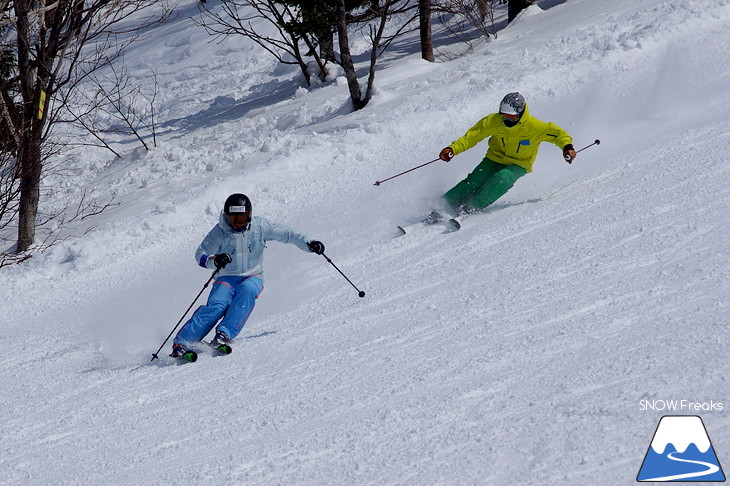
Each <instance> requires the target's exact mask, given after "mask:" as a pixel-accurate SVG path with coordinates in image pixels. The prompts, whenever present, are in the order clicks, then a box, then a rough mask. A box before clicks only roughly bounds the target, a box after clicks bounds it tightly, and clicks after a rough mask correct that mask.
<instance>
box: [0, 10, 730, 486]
mask: <svg viewBox="0 0 730 486" xmlns="http://www.w3.org/2000/svg"><path fill="white" fill-rule="evenodd" d="M178 3H179V5H180V6H181V8H182V9H183V10H182V15H181V16H179V17H178V18H177V19H176V21H175V22H173V23H171V24H169V25H167V26H164V27H162V28H161V29H160V31H159V36H160V37H156V36H154V35H153V36H151V37H150V38H148V39H146V40H145V41H144V43H143V44H142V45H141V46H140V47H138V48H137V49H138V51H137V52H139V53H143V55H140V56H138V57H137V61H136V63H134V64H133V65H132V68H133V71H132V72H134V73H135V75H136V76H138V77H139V78H140V79H144V78H145V76H148V73H149V67H150V66H157V68H158V76H159V78H160V87H161V93H160V96H161V101H162V109H161V112H160V114H159V115H160V119H161V120H163V121H162V122H161V125H162V128H163V131H162V133H161V136H160V141H159V144H158V147H157V148H155V149H154V150H152V151H151V152H150V153H148V154H143V153H140V151H139V150H134V151H130V152H128V153H127V154H126V155H125V157H124V158H122V159H121V160H114V159H111V158H110V157H109V155H108V154H106V153H104V152H103V151H99V150H93V149H90V148H87V149H86V150H85V151H84V152H81V153H79V154H77V155H75V156H74V157H72V158H70V160H69V161H68V163H69V164H71V165H73V164H76V165H77V166H78V171H77V175H76V177H75V179H74V180H73V181H69V180H63V179H57V178H51V179H49V180H48V181H47V183H48V184H50V185H54V187H57V188H58V189H59V192H58V194H59V196H58V198H56V199H53V200H51V201H48V202H47V203H46V204H48V205H49V206H55V207H59V206H60V205H61V204H62V203H63V200H64V198H66V197H68V198H72V199H73V197H74V196H78V194H79V191H80V189H79V188H78V187H77V186H76V184H81V185H82V187H83V186H85V187H87V188H91V190H92V192H93V193H94V195H96V196H102V197H103V196H104V195H105V194H110V193H115V194H116V195H117V198H118V202H121V203H122V204H121V205H119V206H115V207H112V208H110V209H108V210H107V211H105V212H104V213H103V214H102V216H101V217H100V218H99V219H97V221H96V224H98V227H97V228H96V229H93V230H92V231H91V232H89V233H88V234H87V235H85V236H83V237H81V238H76V239H70V240H67V241H64V242H62V243H60V244H58V245H56V246H55V247H54V248H52V249H51V250H49V251H48V252H46V253H45V254H43V255H36V256H34V257H33V258H32V259H31V260H30V261H28V262H26V264H24V265H23V266H18V267H12V268H10V267H9V268H3V269H2V270H0V272H1V273H0V278H2V283H3V285H2V286H0V288H1V289H2V290H1V292H2V299H1V301H2V307H1V308H0V315H2V316H3V326H2V327H1V329H0V333H1V334H0V335H1V336H2V337H3V338H4V339H3V342H4V343H5V345H4V352H3V355H2V357H0V376H2V396H1V397H0V423H2V424H3V425H2V428H0V477H2V478H3V480H2V482H3V483H4V484H11V485H26V484H28V485H30V484H45V483H49V482H51V481H53V483H56V484H69V485H89V484H118V485H143V484H145V485H146V484H150V485H152V484H173V483H182V482H185V483H187V484H201V485H206V484H211V485H212V484H215V485H221V484H231V485H233V484H247V485H259V484H260V485H272V484H282V485H284V484H286V485H292V484H297V485H325V484H331V485H339V484H357V485H383V484H389V485H391V484H392V485H396V484H397V485H424V484H429V485H442V484H443V485H457V484H458V485H462V484H469V485H485V484H488V485H503V484H531V485H537V484H546V485H547V484H550V485H555V484H596V485H615V484H630V483H633V482H634V478H635V475H636V471H638V469H639V467H640V465H641V458H642V457H643V453H644V451H645V450H646V446H647V444H648V441H649V440H650V439H651V437H650V435H649V434H650V431H651V430H652V429H653V427H654V424H656V421H657V420H658V418H659V414H658V413H651V412H640V411H639V407H638V402H639V400H640V399H642V398H647V397H652V398H674V397H681V398H689V399H694V400H705V399H706V400H710V399H714V400H716V401H717V400H719V401H725V402H727V397H726V396H725V395H724V393H726V390H727V378H726V377H727V375H728V371H730V370H729V369H728V364H727V363H728V362H727V359H726V358H725V356H726V355H727V343H728V340H727V326H728V317H727V315H728V314H729V312H728V309H727V295H730V285H729V284H728V274H729V272H728V269H729V267H730V266H729V265H728V255H730V234H729V232H728V224H727V207H728V201H730V194H729V193H730V189H728V188H729V187H730V185H729V184H728V181H730V169H729V168H728V165H727V163H726V159H727V154H728V153H730V137H728V133H730V129H729V124H728V122H727V119H726V116H725V114H726V112H727V109H728V107H730V89H728V86H729V84H728V82H727V81H728V75H729V74H730V72H729V71H728V68H727V66H730V62H728V61H730V59H729V57H730V54H728V50H727V48H726V47H727V45H728V42H727V40H728V32H730V30H729V29H728V23H729V21H730V5H729V2H728V1H727V0H702V1H696V2H688V1H680V2H667V1H660V0H652V1H645V2H635V1H629V0H620V1H616V2H610V4H611V5H610V6H608V2H602V1H600V0H568V1H567V2H566V3H565V4H562V5H558V6H556V7H554V8H552V9H550V10H547V11H541V10H539V9H537V8H536V7H533V8H531V9H529V10H528V11H527V12H525V14H524V15H523V16H522V17H521V18H520V19H519V20H518V21H517V22H515V23H514V24H513V25H511V26H509V27H507V28H506V29H505V30H503V31H502V32H500V35H499V37H498V39H496V40H492V41H490V42H489V43H487V44H486V45H483V46H481V47H478V48H477V49H476V50H475V51H474V52H473V53H471V54H469V55H468V56H465V57H461V58H458V59H456V60H453V61H449V62H443V63H437V64H428V63H425V62H423V61H421V60H420V59H418V56H417V54H412V55H404V54H403V53H402V52H401V53H400V54H398V55H396V54H392V55H391V57H390V58H387V57H386V59H384V63H387V67H386V68H383V69H382V70H381V71H379V72H378V74H377V78H376V84H377V92H376V95H375V97H374V99H373V101H372V102H371V104H370V105H369V106H368V107H367V109H365V110H363V111H361V112H358V113H348V109H347V87H346V86H344V85H341V84H339V83H337V82H333V83H331V84H329V85H326V86H320V87H317V88H314V89H310V90H305V89H303V88H298V85H297V80H296V76H295V74H294V71H293V70H291V69H289V68H284V67H281V66H276V65H275V64H274V63H273V61H272V60H271V59H268V58H266V57H264V56H262V55H261V54H260V51H259V50H257V49H255V48H254V47H252V46H248V45H246V44H245V43H243V44H242V41H240V40H233V39H229V40H226V41H225V42H223V43H222V44H215V43H209V42H208V40H209V39H208V38H207V37H206V35H205V33H204V32H201V30H200V29H199V28H196V27H195V26H194V25H192V23H191V22H190V21H189V20H188V19H187V17H189V16H190V15H194V12H195V11H196V10H195V8H194V3H195V2H192V1H180V2H178ZM158 39H162V41H160V40H158ZM395 52H398V51H397V50H395ZM399 56H400V57H399ZM130 57H132V56H130ZM512 90H519V91H521V92H523V93H524V94H525V95H526V97H527V99H528V102H529V103H530V107H531V110H532V113H533V114H534V115H535V116H537V117H538V118H541V119H545V120H553V121H555V122H556V123H558V124H560V125H561V126H563V127H564V128H566V129H567V130H568V131H569V132H570V133H571V134H572V135H573V136H574V139H575V145H576V147H581V146H583V145H587V144H588V143H591V142H592V141H593V140H594V139H595V138H600V139H601V141H602V143H601V145H600V146H598V147H592V148H590V149H588V150H586V151H585V152H583V153H581V154H580V156H579V157H578V158H577V160H576V161H575V163H574V164H573V165H572V166H567V165H566V164H565V163H563V162H562V161H561V160H560V159H561V158H560V151H559V150H558V149H556V148H555V147H553V146H551V145H549V144H545V145H544V146H543V148H542V150H541V153H540V156H539V158H538V160H537V163H536V166H535V172H534V173H533V174H530V175H528V176H526V177H525V178H523V179H521V180H520V181H519V182H518V184H517V185H516V186H515V188H514V189H513V190H512V191H511V192H510V193H509V194H508V195H507V196H505V198H504V199H503V200H501V201H499V202H497V203H496V204H495V206H494V208H493V209H491V210H490V211H488V212H487V213H485V214H482V215H478V216H474V217H472V218H469V219H467V220H466V221H465V222H464V224H463V227H462V229H461V230H460V231H459V232H456V233H451V234H444V235H442V234H440V231H438V230H437V231H431V229H430V228H428V229H426V231H420V232H415V233H414V234H412V235H407V236H405V237H402V238H393V236H395V234H394V230H395V226H396V225H397V224H402V223H403V222H404V221H406V220H408V219H409V218H411V219H412V218H414V217H416V216H417V215H418V214H421V213H423V214H424V215H425V214H426V213H427V212H428V211H429V210H430V209H431V208H432V206H433V205H435V204H437V199H438V196H439V195H440V194H441V193H442V192H443V191H445V190H446V189H448V188H449V187H451V185H452V184H453V183H455V182H457V181H458V180H460V179H461V178H463V177H464V176H465V175H466V174H467V173H468V172H469V171H470V170H471V169H472V168H473V166H474V165H476V163H477V162H478V161H479V160H480V159H481V157H482V156H483V154H484V151H485V150H486V143H483V144H481V145H480V146H478V147H476V148H474V149H472V150H470V151H469V152H467V153H465V154H462V155H460V156H459V157H457V158H455V159H454V161H453V162H452V163H450V164H434V165H433V166H429V168H424V169H421V170H419V171H418V172H414V173H412V174H408V175H406V176H403V177H402V178H399V179H395V180H393V181H389V182H388V183H387V184H383V185H382V186H380V187H373V185H372V184H373V182H374V181H375V180H380V179H383V178H385V177H387V176H388V175H391V174H394V173H398V172H401V171H402V170H405V169H407V168H409V167H412V166H415V165H418V164H420V163H423V162H424V161H427V160H430V159H432V158H433V157H434V156H435V155H436V154H437V153H438V151H439V150H440V149H441V148H442V147H443V146H444V145H446V144H448V143H449V142H450V141H451V140H453V139H454V138H456V137H458V136H460V135H461V134H463V132H464V131H465V130H466V129H467V128H468V127H470V126H471V125H472V124H473V123H474V122H476V121H477V120H478V119H479V118H481V117H482V116H484V115H485V114H487V113H489V112H491V111H493V110H494V109H496V108H497V103H498V102H499V99H501V96H503V94H504V93H506V92H507V91H512ZM238 191H243V192H246V193H247V194H249V195H250V196H251V197H252V199H253V201H254V208H255V211H257V213H258V214H261V215H263V216H265V217H268V218H270V219H272V220H275V221H280V222H283V223H287V224H290V225H292V226H293V227H295V228H297V229H300V230H302V231H303V232H305V233H306V234H309V235H311V236H312V237H316V238H318V239H321V240H322V241H324V242H325V244H326V245H327V254H328V256H329V257H331V258H332V260H333V261H334V263H335V264H337V266H338V267H339V268H340V269H342V270H343V271H344V272H345V273H346V274H347V275H348V277H350V278H351V280H352V281H353V282H354V283H355V284H356V285H357V286H358V287H359V288H361V289H362V290H364V291H365V292H366V293H367V296H366V297H365V298H364V299H359V298H358V297H357V294H356V292H355V290H354V289H352V287H350V286H349V285H348V284H347V282H346V281H344V279H342V278H341V277H340V276H339V275H338V274H337V272H336V271H335V270H334V269H333V268H332V267H331V266H330V265H328V264H327V262H326V261H325V260H324V259H322V258H321V257H317V256H316V255H312V254H305V253H303V252H301V251H299V250H297V249H295V248H293V247H288V246H285V245H280V244H277V243H273V244H271V245H270V248H269V249H268V250H267V255H266V262H265V266H266V287H265V290H264V293H263V294H262V296H261V298H260V299H259V303H258V305H257V308H256V310H255V312H254V313H253V315H252V317H251V319H250V321H249V323H248V324H247V327H246V329H245V330H244V332H243V333H242V334H241V336H240V337H239V339H238V340H237V342H236V346H235V350H234V353H233V354H231V355H230V356H226V357H213V356H212V355H211V354H210V353H208V352H202V353H201V356H200V359H199V361H198V362H197V363H195V364H185V365H179V364H178V363H176V362H174V361H173V360H172V359H171V358H168V357H167V356H166V355H167V352H169V343H168V346H167V347H166V348H165V349H164V350H163V351H162V352H161V353H160V357H161V358H160V360H159V361H155V362H150V357H151V353H152V352H154V351H155V350H156V349H157V347H158V346H159V344H160V343H161V342H162V340H163V339H164V337H165V336H166V335H167V333H168V332H169V331H170V330H171V329H172V327H173V326H174V324H175V322H177V320H178V319H179V318H180V315H181V314H182V312H183V311H184V310H185V308H186V307H187V306H188V305H189V304H190V301H191V299H192V298H193V297H194V296H195V295H196V293H197V292H198V291H199V290H200V288H201V286H202V284H203V283H204V282H205V279H206V278H207V277H208V276H209V274H208V273H206V272H205V271H202V270H201V269H199V268H197V267H196V266H195V264H194V261H193V257H192V254H193V252H194V250H195V247H196V246H197V245H198V243H199V242H200V240H201V239H202V237H203V236H204V235H205V233H206V232H207V231H208V230H209V229H210V227H212V225H213V224H214V223H215V221H216V220H217V214H218V211H219V210H220V206H221V203H222V200H223V199H224V198H225V196H226V195H227V194H229V193H230V192H238ZM202 300H204V297H203V298H202V299H201V301H202ZM724 418H725V415H724V414H721V413H715V414H708V415H705V416H704V419H705V422H706V423H707V424H708V426H709V427H711V428H712V431H711V436H712V438H713V440H714V441H715V444H716V449H717V450H718V455H722V453H723V451H726V450H730V434H729V433H728V428H727V422H726V420H724Z"/></svg>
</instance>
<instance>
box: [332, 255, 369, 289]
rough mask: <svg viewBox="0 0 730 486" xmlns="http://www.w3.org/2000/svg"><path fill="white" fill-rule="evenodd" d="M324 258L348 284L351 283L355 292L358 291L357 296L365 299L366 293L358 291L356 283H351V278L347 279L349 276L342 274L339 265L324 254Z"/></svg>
mask: <svg viewBox="0 0 730 486" xmlns="http://www.w3.org/2000/svg"><path fill="white" fill-rule="evenodd" d="M322 256H323V257H324V258H325V260H327V261H328V262H329V264H330V265H332V266H333V267H335V270H337V271H338V272H340V275H342V276H343V277H345V280H347V281H348V282H350V285H352V286H353V288H354V289H355V290H357V295H358V296H360V297H365V292H363V291H362V290H360V289H358V288H357V287H355V284H354V283H352V282H351V281H350V279H349V278H347V276H346V275H345V274H344V273H342V270H340V269H339V268H337V265H335V264H334V263H333V262H332V260H330V258H329V257H328V256H327V255H325V254H324V253H322Z"/></svg>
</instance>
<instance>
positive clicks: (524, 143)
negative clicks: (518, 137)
mask: <svg viewBox="0 0 730 486" xmlns="http://www.w3.org/2000/svg"><path fill="white" fill-rule="evenodd" d="M520 145H530V141H529V140H522V141H520Z"/></svg>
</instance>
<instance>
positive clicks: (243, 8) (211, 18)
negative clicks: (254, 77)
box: [194, 0, 331, 86]
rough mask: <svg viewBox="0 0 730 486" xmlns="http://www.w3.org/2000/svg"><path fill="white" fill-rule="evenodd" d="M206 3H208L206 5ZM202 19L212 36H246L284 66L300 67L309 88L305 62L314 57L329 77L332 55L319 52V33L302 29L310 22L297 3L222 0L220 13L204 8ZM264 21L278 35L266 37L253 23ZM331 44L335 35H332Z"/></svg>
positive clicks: (321, 73) (322, 77)
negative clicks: (329, 63)
mask: <svg viewBox="0 0 730 486" xmlns="http://www.w3.org/2000/svg"><path fill="white" fill-rule="evenodd" d="M203 3H204V2H203ZM200 10H201V15H200V18H198V19H194V21H195V22H196V23H197V24H198V25H200V26H202V27H204V28H205V30H206V31H207V32H208V33H209V34H210V35H212V36H216V37H221V36H227V35H231V34H236V35H242V36H244V37H247V38H249V39H251V40H252V41H254V42H255V43H257V44H258V45H259V46H261V47H262V48H264V49H265V50H266V51H267V52H268V53H269V54H271V55H273V56H274V57H275V58H276V59H277V60H278V61H279V62H280V63H282V64H292V65H297V66H299V69H300V70H301V72H302V75H303V76H304V79H305V81H306V83H307V86H309V85H311V78H312V73H310V69H309V66H308V65H307V62H306V60H305V57H306V56H312V57H313V58H314V60H315V62H316V63H317V67H318V70H319V72H318V73H317V76H318V77H319V79H320V80H322V81H324V80H325V79H326V77H327V62H328V61H329V60H330V56H331V53H330V52H329V51H326V50H325V51H322V50H318V49H316V46H317V44H318V40H317V34H318V33H319V32H313V31H310V30H307V29H302V28H301V27H300V26H301V25H303V24H305V23H306V20H307V19H305V17H304V15H305V14H306V12H307V11H306V10H303V9H302V8H299V7H297V6H296V5H294V3H293V2H283V1H275V0H222V1H221V8H220V10H218V9H215V10H211V9H209V8H208V7H207V6H205V5H200ZM257 20H264V21H265V22H266V23H268V24H269V25H272V26H273V27H274V28H275V29H276V32H277V35H274V36H272V35H268V34H263V33H261V32H259V31H258V30H256V28H255V27H254V26H253V22H255V21H257ZM330 41H331V34H330Z"/></svg>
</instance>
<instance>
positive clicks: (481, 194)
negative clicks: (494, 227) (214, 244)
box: [444, 157, 527, 210]
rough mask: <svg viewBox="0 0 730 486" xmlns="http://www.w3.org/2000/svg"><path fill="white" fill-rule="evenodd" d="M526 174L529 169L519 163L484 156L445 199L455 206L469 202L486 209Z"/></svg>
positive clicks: (475, 206)
mask: <svg viewBox="0 0 730 486" xmlns="http://www.w3.org/2000/svg"><path fill="white" fill-rule="evenodd" d="M525 174H527V171H526V170H525V169H524V168H523V167H520V166H519V165H502V164H498V163H496V162H493V161H491V160H490V159H488V158H486V157H484V160H482V161H481V162H480V163H479V165H477V166H476V168H475V169H474V171H473V172H472V173H471V174H469V175H468V176H466V179H464V180H463V181H461V182H459V183H458V184H457V185H455V186H454V187H453V188H451V189H450V190H449V191H448V192H447V193H446V194H444V199H446V202H448V203H449V204H451V205H452V206H453V207H454V208H458V207H459V206H462V205H464V204H468V205H469V206H471V207H472V208H474V209H476V210H479V209H484V208H486V207H487V206H489V205H490V204H492V203H493V202H494V201H496V200H497V199H499V198H500V197H502V196H504V194H505V193H506V192H507V191H509V190H510V189H511V188H512V186H513V185H514V184H515V182H517V179H519V178H520V177H522V176H523V175H525Z"/></svg>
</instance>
